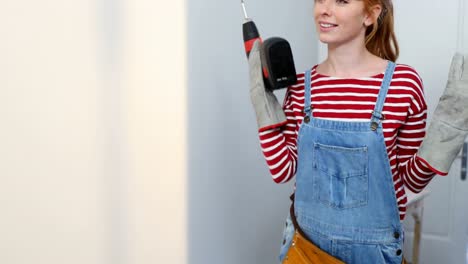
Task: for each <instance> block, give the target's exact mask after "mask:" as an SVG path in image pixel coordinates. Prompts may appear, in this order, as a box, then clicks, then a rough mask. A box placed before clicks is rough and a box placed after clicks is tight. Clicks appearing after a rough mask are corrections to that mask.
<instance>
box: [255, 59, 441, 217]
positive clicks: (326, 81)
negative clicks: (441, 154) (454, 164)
mask: <svg viewBox="0 0 468 264" xmlns="http://www.w3.org/2000/svg"><path fill="white" fill-rule="evenodd" d="M316 67H317V65H315V66H314V67H313V68H312V72H311V82H312V89H311V95H310V96H311V101H312V107H313V110H312V114H313V116H314V117H315V118H322V119H330V120H338V121H347V122H353V121H357V122H360V121H369V120H370V119H371V114H372V111H373V110H374V106H375V102H376V100H377V95H378V93H379V89H380V85H381V82H382V80H383V77H384V74H383V73H380V74H377V75H374V76H371V77H365V78H337V77H330V76H326V75H321V74H319V73H317V71H316ZM297 77H298V82H297V84H296V85H293V86H290V87H288V89H287V92H286V95H285V99H284V103H283V109H284V113H285V115H286V118H287V123H286V124H284V125H282V126H280V127H275V128H266V129H263V130H262V129H260V130H259V137H260V145H261V148H262V151H263V154H264V156H265V159H266V162H267V164H268V167H269V169H270V173H271V175H272V177H273V180H274V181H275V182H276V183H285V182H288V181H289V180H291V179H292V178H293V177H294V175H295V173H296V169H297V166H296V163H297V145H296V138H297V135H298V132H299V127H300V125H301V123H302V119H303V118H304V112H303V110H304V73H301V74H298V75H297ZM426 112H427V105H426V102H425V99H424V92H423V84H422V80H421V78H420V76H419V74H418V73H417V72H416V71H415V70H414V69H413V68H412V67H410V66H408V65H404V64H397V66H396V68H395V72H394V74H393V78H392V81H391V83H390V87H389V90H388V94H387V97H386V100H385V104H384V107H383V114H384V116H385V119H384V120H383V133H384V138H385V144H386V147H387V152H388V158H389V161H390V167H391V172H392V176H393V183H394V188H395V195H396V200H397V203H398V209H399V212H400V219H401V220H403V219H404V217H405V212H406V203H407V197H406V193H405V188H404V187H406V188H408V189H409V190H411V191H412V192H415V193H418V192H420V191H422V190H423V189H424V187H425V186H426V185H427V184H428V183H429V182H430V180H431V179H432V178H433V176H434V175H435V174H434V172H433V171H432V170H431V168H430V167H429V166H426V165H425V163H424V162H423V161H421V160H420V158H417V157H416V152H417V150H418V148H419V146H420V145H421V142H422V140H423V139H424V136H425V127H426V116H427V113H426Z"/></svg>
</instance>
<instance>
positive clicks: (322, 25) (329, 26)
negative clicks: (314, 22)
mask: <svg viewBox="0 0 468 264" xmlns="http://www.w3.org/2000/svg"><path fill="white" fill-rule="evenodd" d="M319 25H320V26H321V27H323V28H332V27H337V26H338V25H335V24H329V23H319Z"/></svg>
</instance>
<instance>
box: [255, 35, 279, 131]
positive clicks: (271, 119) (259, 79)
mask: <svg viewBox="0 0 468 264" xmlns="http://www.w3.org/2000/svg"><path fill="white" fill-rule="evenodd" d="M260 46H261V43H260V41H259V40H256V41H255V43H254V45H253V47H252V50H251V51H250V55H249V72H250V100H251V101H252V104H253V107H254V109H255V114H256V115H257V125H258V129H259V130H266V129H270V128H274V127H278V126H282V125H284V124H286V116H285V115H284V112H283V108H282V107H281V105H280V104H279V102H278V99H276V96H275V95H274V94H273V92H272V91H270V90H268V89H265V84H264V82H263V74H262V62H261V56H260Z"/></svg>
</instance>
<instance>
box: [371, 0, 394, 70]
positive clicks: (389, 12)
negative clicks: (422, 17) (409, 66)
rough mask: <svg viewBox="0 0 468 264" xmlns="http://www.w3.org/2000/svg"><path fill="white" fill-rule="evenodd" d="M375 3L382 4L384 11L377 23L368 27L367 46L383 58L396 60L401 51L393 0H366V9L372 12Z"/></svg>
mask: <svg viewBox="0 0 468 264" xmlns="http://www.w3.org/2000/svg"><path fill="white" fill-rule="evenodd" d="M374 5H380V6H382V12H381V13H380V16H379V18H378V19H377V21H376V22H375V23H373V24H372V25H370V26H369V27H367V30H366V48H367V49H368V50H369V51H370V52H371V53H373V54H374V55H377V56H379V57H381V58H382V59H386V60H390V61H396V60H397V59H398V55H399V53H400V49H399V47H398V42H397V39H396V37H395V32H394V29H393V21H394V19H393V4H392V0H364V9H365V11H366V12H367V13H369V14H370V13H371V7H372V6H374Z"/></svg>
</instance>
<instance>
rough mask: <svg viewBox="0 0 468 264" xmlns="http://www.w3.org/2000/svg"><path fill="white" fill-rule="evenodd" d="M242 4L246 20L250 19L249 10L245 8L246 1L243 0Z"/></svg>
mask: <svg viewBox="0 0 468 264" xmlns="http://www.w3.org/2000/svg"><path fill="white" fill-rule="evenodd" d="M241 4H242V10H244V18H245V19H246V20H248V19H249V16H248V15H247V11H246V10H245V3H244V0H241Z"/></svg>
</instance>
